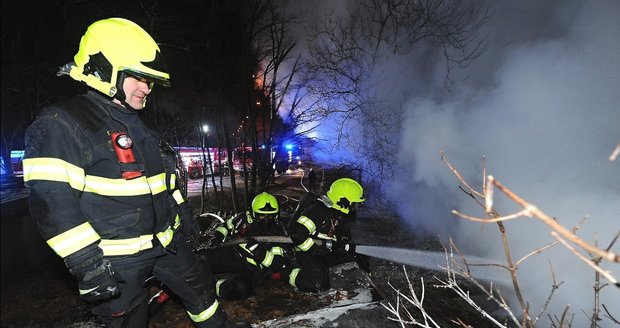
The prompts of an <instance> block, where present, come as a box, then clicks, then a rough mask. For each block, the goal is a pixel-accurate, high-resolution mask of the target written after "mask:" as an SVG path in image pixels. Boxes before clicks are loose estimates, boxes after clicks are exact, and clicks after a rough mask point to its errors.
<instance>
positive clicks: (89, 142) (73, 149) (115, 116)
mask: <svg viewBox="0 0 620 328" xmlns="http://www.w3.org/2000/svg"><path fill="white" fill-rule="evenodd" d="M58 74H59V75H69V76H70V77H71V78H73V79H75V80H77V81H81V82H84V83H85V84H86V85H88V86H89V87H90V88H92V90H90V91H89V92H88V93H87V94H84V95H80V96H77V97H74V98H71V99H69V100H67V101H64V102H61V103H58V104H56V105H52V106H50V107H48V108H46V109H45V110H44V111H43V112H42V113H41V115H40V116H39V117H38V118H37V120H36V121H35V122H34V123H33V124H32V125H31V126H30V127H29V128H28V130H27V132H26V154H25V159H24V181H25V183H26V185H27V186H28V187H29V188H30V210H31V214H32V218H33V219H34V220H35V221H36V223H37V226H38V227H39V230H40V232H41V235H42V236H43V238H44V239H45V240H46V241H47V243H48V245H49V246H50V247H51V248H52V249H53V250H54V251H55V252H56V253H57V254H58V255H59V256H60V257H61V258H62V259H63V260H64V263H65V264H66V266H67V268H68V269H69V271H70V272H71V273H72V274H73V275H74V276H75V277H76V278H77V282H78V283H77V285H78V288H79V293H80V297H81V298H82V299H84V300H86V301H88V302H92V303H93V307H92V311H93V313H95V314H97V315H100V316H101V317H102V318H103V321H104V322H105V324H106V327H146V326H147V321H148V306H147V301H148V299H147V298H148V290H147V288H146V287H145V280H146V279H147V277H149V276H150V275H154V276H155V277H157V279H159V280H160V281H162V282H163V283H165V284H166V286H168V287H169V288H170V289H171V290H172V291H173V292H174V293H175V294H176V295H178V296H179V297H180V299H181V300H182V302H183V306H184V307H185V309H186V310H187V313H188V315H189V318H190V319H191V320H192V322H193V323H194V324H195V325H196V326H197V327H236V325H235V324H233V323H231V322H230V321H229V320H228V319H227V317H226V314H225V313H224V312H223V311H222V310H221V308H220V307H219V303H218V301H217V299H216V298H215V292H214V288H213V285H214V284H213V277H212V274H211V272H210V270H209V268H208V266H207V265H206V264H205V263H204V262H203V261H200V260H199V258H198V256H197V255H196V254H195V253H194V252H193V250H192V247H191V246H190V245H188V243H187V240H188V239H189V238H190V236H191V234H192V233H195V232H196V231H197V222H196V221H195V219H194V216H193V210H192V208H191V206H190V205H189V203H188V202H187V201H186V199H185V198H184V196H183V195H182V193H181V192H180V190H179V188H178V185H177V177H176V175H175V171H174V170H175V164H176V162H175V158H174V156H175V153H174V150H173V149H172V148H171V147H170V146H168V144H167V143H166V142H165V141H164V140H163V139H162V136H161V134H160V132H159V131H158V129H157V128H156V127H155V126H154V125H153V124H151V123H149V121H148V120H147V119H146V118H145V117H144V115H143V114H142V113H141V111H142V109H143V108H144V106H145V102H146V98H147V96H148V95H149V94H150V93H151V91H152V88H153V85H154V84H155V83H156V84H159V85H163V86H169V85H170V82H169V79H170V77H169V74H168V73H167V69H166V67H165V65H164V62H163V58H162V55H161V52H160V49H159V46H158V45H157V43H155V41H154V40H153V39H152V38H151V36H150V35H149V34H148V33H147V32H146V31H144V30H143V29H142V28H141V27H140V26H138V25H137V24H135V23H133V22H131V21H129V20H126V19H121V18H109V19H103V20H100V21H97V22H95V23H93V24H92V25H90V26H89V27H88V29H87V31H86V33H85V34H84V35H83V36H82V39H81V41H80V46H79V50H78V52H77V54H76V55H75V57H74V62H71V63H69V64H67V65H65V66H63V67H62V68H61V70H60V72H59V73H58Z"/></svg>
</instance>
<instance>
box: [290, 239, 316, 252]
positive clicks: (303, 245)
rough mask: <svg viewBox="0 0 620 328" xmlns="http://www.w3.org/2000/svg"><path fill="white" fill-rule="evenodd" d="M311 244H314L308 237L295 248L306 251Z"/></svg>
mask: <svg viewBox="0 0 620 328" xmlns="http://www.w3.org/2000/svg"><path fill="white" fill-rule="evenodd" d="M312 245H314V240H312V238H308V239H306V240H305V241H304V242H303V243H301V244H300V245H298V246H297V247H295V248H297V250H300V251H304V252H306V251H308V250H309V249H310V247H312Z"/></svg>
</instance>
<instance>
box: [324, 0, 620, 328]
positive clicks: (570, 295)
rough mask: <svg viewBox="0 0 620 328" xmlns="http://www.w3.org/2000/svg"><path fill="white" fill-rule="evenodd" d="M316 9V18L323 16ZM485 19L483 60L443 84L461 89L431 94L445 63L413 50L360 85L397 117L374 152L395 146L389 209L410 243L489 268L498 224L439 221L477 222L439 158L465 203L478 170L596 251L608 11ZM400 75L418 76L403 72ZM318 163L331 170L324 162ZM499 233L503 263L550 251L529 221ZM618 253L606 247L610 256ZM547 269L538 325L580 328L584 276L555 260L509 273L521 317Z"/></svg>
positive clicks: (618, 196)
mask: <svg viewBox="0 0 620 328" xmlns="http://www.w3.org/2000/svg"><path fill="white" fill-rule="evenodd" d="M319 3H320V4H321V6H318V7H317V8H323V9H327V7H329V6H327V7H326V6H325V4H326V2H321V1H319ZM330 3H331V2H330ZM337 3H339V4H342V3H343V2H342V1H341V2H337ZM489 5H490V6H491V9H492V12H493V19H492V20H491V21H490V22H489V24H487V25H486V27H485V28H486V31H483V33H488V35H489V37H488V41H489V48H488V50H487V51H486V53H485V54H484V55H483V56H481V57H480V58H478V59H477V60H476V61H475V62H474V63H473V64H472V65H471V66H469V67H468V68H467V69H465V70H463V71H454V72H453V75H452V76H453V78H454V79H455V80H457V81H458V80H462V82H460V83H457V84H456V85H454V88H453V90H452V92H446V91H445V90H444V89H442V82H443V77H444V74H445V70H444V69H443V68H444V67H443V61H442V60H441V59H438V60H437V61H436V62H433V61H428V58H426V61H423V60H424V57H420V54H424V53H425V52H424V51H425V50H424V49H422V50H418V52H417V53H416V55H415V57H414V55H411V54H410V57H408V58H407V57H398V58H395V57H387V58H386V60H385V61H384V62H379V64H378V66H380V65H383V66H382V67H380V69H377V73H379V72H381V73H380V74H377V75H375V76H373V77H372V81H369V83H368V84H369V89H372V90H373V93H375V94H377V95H379V98H381V97H387V98H389V99H391V100H386V103H385V108H389V109H390V110H394V108H400V111H398V110H396V114H395V115H394V121H395V122H397V124H396V125H395V126H394V129H393V130H392V132H393V133H394V135H391V136H387V137H386V139H387V140H390V139H392V140H397V141H398V142H397V144H398V145H399V148H398V152H397V154H396V160H397V161H398V167H400V168H401V169H402V171H399V172H397V174H396V178H395V180H394V181H391V182H386V186H384V187H386V190H388V196H389V198H390V199H391V200H392V201H394V202H395V203H396V204H398V206H399V207H398V212H399V214H400V216H401V217H402V218H403V220H406V221H407V222H408V223H410V224H411V225H412V226H413V227H414V228H415V229H416V231H417V232H419V233H420V234H427V235H438V234H439V235H441V236H442V237H443V238H447V237H449V236H450V237H453V238H454V239H455V240H456V242H457V244H458V245H459V246H460V247H461V248H462V249H464V250H466V251H467V252H470V253H473V254H475V255H478V256H488V257H493V258H496V259H499V260H501V259H502V258H503V254H504V251H503V248H502V244H501V241H500V239H499V233H498V231H497V230H498V229H497V225H496V224H488V225H482V224H479V223H474V222H468V221H464V220H462V219H459V218H457V217H455V216H454V215H452V214H451V210H453V209H458V210H459V211H461V212H464V213H466V214H471V215H475V216H479V217H483V216H484V213H483V211H482V209H481V207H480V206H479V205H477V204H476V203H474V201H473V200H472V199H471V198H470V197H469V196H467V195H466V194H465V193H464V192H462V191H461V190H459V189H458V186H459V181H458V179H457V178H456V177H455V176H454V175H453V174H452V173H451V172H450V170H449V169H448V167H447V166H446V165H445V164H444V163H443V162H442V161H441V159H440V151H444V152H445V154H446V156H447V158H448V159H449V160H450V162H451V163H452V164H453V165H454V166H455V167H456V168H457V169H458V170H459V172H460V173H461V174H462V176H463V177H464V178H465V179H466V180H467V181H468V182H469V183H471V184H472V186H473V187H475V188H476V189H477V190H481V186H480V183H481V181H482V157H483V156H484V157H485V158H486V160H487V161H486V165H487V169H488V171H487V174H492V175H494V176H495V177H496V179H498V181H500V182H501V183H503V184H504V185H506V186H507V187H508V188H510V189H511V190H513V191H514V192H516V193H517V194H518V195H520V196H521V197H522V198H524V199H525V200H526V201H528V202H531V203H533V204H535V205H537V206H538V207H539V208H540V209H542V210H543V211H544V212H545V213H547V214H548V215H550V216H553V217H555V218H557V220H558V221H559V222H560V223H561V224H562V225H563V226H565V227H567V228H572V227H573V226H575V225H577V224H578V223H579V222H580V221H581V220H582V218H584V217H588V219H587V220H586V221H585V222H584V223H583V224H582V225H581V226H580V230H579V231H578V235H579V236H581V237H583V238H584V239H585V240H587V241H589V242H591V243H593V242H594V241H595V240H598V243H599V246H601V247H607V246H608V244H609V242H611V240H612V238H613V236H614V235H615V234H616V233H618V231H619V229H620V224H619V223H618V222H620V221H619V220H620V162H618V161H617V160H616V161H615V162H610V161H609V160H608V157H609V155H610V154H611V152H612V151H613V149H614V148H615V147H616V145H617V144H618V142H620V2H618V1H614V0H608V1H596V2H582V1H578V0H572V1H538V0H524V1H517V2H513V1H492V2H489ZM341 7H342V6H340V7H338V8H339V10H341V11H342V8H341ZM315 14H316V12H315ZM429 62H430V66H429ZM411 66H416V67H417V69H416V70H410V69H407V68H409V67H411ZM386 95H389V96H386ZM403 99H404V100H403ZM324 126H326V127H328V126H329V125H328V124H324ZM360 131H361V130H358V131H353V132H352V133H354V134H355V133H360ZM321 132H323V136H325V135H329V134H330V133H331V131H324V130H321V129H319V130H318V131H317V133H318V134H319V135H320V134H321ZM332 142H333V141H332ZM328 156H330V157H331V158H332V159H333V158H334V153H331V154H328ZM495 206H496V209H497V210H498V211H499V212H500V214H503V215H507V214H511V213H513V212H515V211H518V210H520V208H519V207H518V206H517V205H515V204H514V203H512V202H511V201H509V200H508V199H507V198H506V197H503V196H502V195H501V194H500V193H499V192H496V201H495ZM506 229H507V234H508V239H509V243H510V248H511V251H512V252H513V257H514V258H515V259H519V258H521V257H522V256H524V255H525V254H527V253H529V252H530V251H532V250H534V249H536V248H538V247H542V246H544V245H547V244H549V243H551V242H553V241H554V239H553V238H552V237H551V236H550V229H549V228H548V227H547V226H545V225H544V224H542V223H541V222H540V221H537V220H536V219H532V218H521V219H518V220H512V221H509V222H507V223H506ZM619 250H620V246H619V245H618V244H616V245H615V246H614V247H613V248H612V249H611V251H613V252H615V253H618V252H619ZM549 261H551V263H552V266H553V270H554V273H555V274H556V279H557V282H558V283H559V282H564V284H563V285H562V286H561V287H560V289H559V290H558V291H557V292H556V294H555V296H554V299H553V300H552V305H551V306H550V308H549V309H548V311H547V313H548V314H550V315H561V313H562V311H563V310H564V308H565V307H566V306H567V305H570V309H569V310H570V312H572V313H575V317H574V325H573V326H575V327H584V326H588V325H589V318H588V317H587V316H588V315H591V312H592V307H593V300H594V293H593V283H594V272H593V270H591V269H590V268H589V267H587V266H586V264H585V263H583V262H580V261H579V260H578V259H577V258H576V257H575V256H574V255H572V254H571V253H570V252H569V251H568V250H567V249H565V248H564V247H563V246H555V247H554V248H552V249H551V250H547V251H545V252H544V253H543V254H538V255H535V256H533V257H531V258H530V259H528V260H527V261H526V262H524V263H523V264H522V265H521V266H520V267H519V271H518V277H519V279H520V280H521V283H522V286H523V288H524V289H523V293H524V297H525V298H526V301H528V302H529V303H530V309H531V311H532V312H531V313H532V314H538V313H537V311H538V310H539V309H540V307H541V306H542V304H543V303H544V301H545V299H546V297H547V296H548V293H549V291H550V289H551V283H552V280H551V273H550V268H549ZM603 268H604V269H606V270H610V271H611V272H613V273H614V274H615V277H616V278H617V277H619V275H620V266H619V265H618V264H610V263H604V264H603ZM606 282H607V281H605V280H604V279H603V283H606ZM619 295H620V293H619V292H618V289H617V288H616V287H614V286H607V287H605V288H604V289H603V290H602V292H601V301H602V303H604V304H605V305H606V306H607V309H608V310H609V311H610V313H611V314H612V315H614V316H615V317H616V318H618V317H620V302H618V301H617V299H618V296H619ZM584 313H585V314H584ZM546 318H547V316H546V315H545V316H544V318H543V319H542V320H543V321H544V320H546ZM541 326H547V324H543V325H541Z"/></svg>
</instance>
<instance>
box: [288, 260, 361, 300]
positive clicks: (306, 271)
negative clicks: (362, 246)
mask: <svg viewBox="0 0 620 328" xmlns="http://www.w3.org/2000/svg"><path fill="white" fill-rule="evenodd" d="M295 259H296V262H297V263H296V264H295V265H292V266H291V267H289V268H288V269H286V270H285V271H284V274H283V278H284V279H288V281H289V283H290V284H291V285H293V286H294V287H297V289H299V290H301V291H304V292H311V293H316V292H319V291H323V290H327V289H329V288H330V281H329V267H331V266H335V265H338V264H342V263H347V262H354V261H356V256H355V254H353V253H349V252H330V253H327V254H322V255H309V254H304V253H302V252H296V253H295Z"/></svg>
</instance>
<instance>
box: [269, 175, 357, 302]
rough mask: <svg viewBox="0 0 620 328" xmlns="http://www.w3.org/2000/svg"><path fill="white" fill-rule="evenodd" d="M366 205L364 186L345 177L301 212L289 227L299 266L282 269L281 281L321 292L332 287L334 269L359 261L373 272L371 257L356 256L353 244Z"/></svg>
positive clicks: (335, 182)
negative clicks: (353, 233) (359, 212)
mask: <svg viewBox="0 0 620 328" xmlns="http://www.w3.org/2000/svg"><path fill="white" fill-rule="evenodd" d="M306 195H311V194H306ZM302 202H308V200H307V199H303V198H302V200H300V205H301V203H302ZM363 202H364V189H363V188H362V186H361V185H360V184H359V183H358V182H357V181H355V180H353V179H350V178H341V179H338V180H336V181H334V182H333V183H332V184H331V186H330V188H329V190H328V191H327V193H326V195H321V196H319V197H318V198H315V199H314V201H311V202H310V204H309V205H307V206H308V207H307V208H305V209H298V210H297V211H296V212H299V213H298V215H294V216H293V217H292V219H291V222H290V223H289V226H288V232H289V234H290V237H291V240H292V241H293V245H294V248H293V250H294V254H295V259H296V261H297V266H294V267H289V268H285V269H284V270H282V272H281V277H280V278H281V279H284V280H287V281H288V282H289V284H291V285H292V286H293V287H296V288H298V289H299V290H302V291H307V292H318V291H322V290H326V289H329V287H330V282H329V267H330V266H333V265H336V264H341V263H346V262H352V261H356V262H358V263H359V264H360V267H361V268H362V269H365V270H369V265H368V258H367V257H365V256H362V255H357V254H355V245H354V244H352V243H351V225H352V223H353V221H354V220H355V219H356V208H357V206H358V205H359V204H361V203H363ZM317 239H318V240H321V241H322V242H321V243H320V244H321V245H318V243H317V242H315V240H317Z"/></svg>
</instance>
